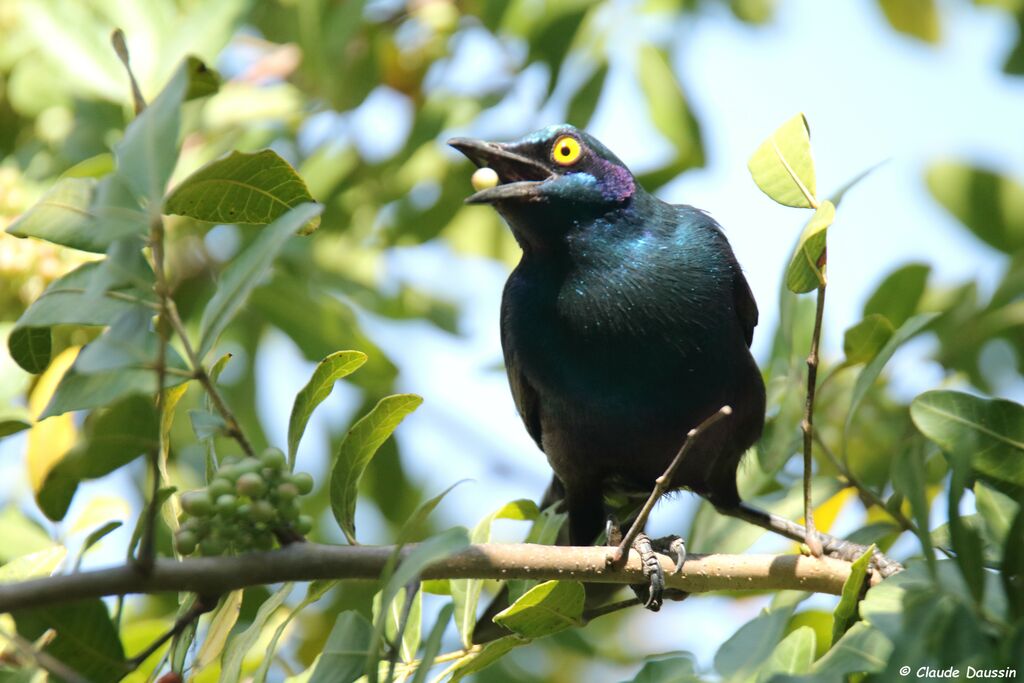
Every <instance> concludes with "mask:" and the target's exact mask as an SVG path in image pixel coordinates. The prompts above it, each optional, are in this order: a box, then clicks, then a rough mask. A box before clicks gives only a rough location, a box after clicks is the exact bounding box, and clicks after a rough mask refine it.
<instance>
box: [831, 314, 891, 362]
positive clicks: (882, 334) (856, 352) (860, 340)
mask: <svg viewBox="0 0 1024 683" xmlns="http://www.w3.org/2000/svg"><path fill="white" fill-rule="evenodd" d="M893 332H895V330H894V329H893V326H892V323H891V322H889V320H888V318H886V317H885V316H883V315H879V314H878V313H872V314H871V315H868V316H866V317H865V318H864V319H863V320H861V321H860V322H859V323H857V324H856V325H854V326H853V327H851V328H850V329H848V330H846V334H844V335H843V353H844V354H845V355H846V360H844V361H843V364H844V365H859V364H860V363H868V362H870V361H871V359H873V358H874V357H875V356H877V355H878V352H879V351H881V350H882V348H883V347H884V346H885V343H886V342H887V341H889V339H890V338H891V337H892V335H893Z"/></svg>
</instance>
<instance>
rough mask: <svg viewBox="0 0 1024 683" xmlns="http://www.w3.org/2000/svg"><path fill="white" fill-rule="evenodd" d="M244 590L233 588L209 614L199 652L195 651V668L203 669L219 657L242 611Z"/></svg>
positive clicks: (197, 669)
mask: <svg viewBox="0 0 1024 683" xmlns="http://www.w3.org/2000/svg"><path fill="white" fill-rule="evenodd" d="M244 592H245V591H243V590H241V589H239V590H234V591H231V592H230V593H228V594H227V595H225V596H224V597H223V598H221V600H220V604H218V605H217V609H215V610H214V611H213V612H212V613H211V615H210V621H209V625H208V626H207V628H206V636H205V637H204V638H203V642H202V645H200V646H199V652H197V653H196V658H195V662H194V666H195V670H196V671H201V670H202V669H205V668H206V667H208V666H209V665H210V664H212V663H213V662H214V661H216V660H217V658H218V657H220V654H221V653H222V652H223V651H224V646H225V644H227V640H228V636H230V635H231V631H232V629H234V628H235V624H237V623H238V617H239V615H240V614H241V611H242V597H243V594H244Z"/></svg>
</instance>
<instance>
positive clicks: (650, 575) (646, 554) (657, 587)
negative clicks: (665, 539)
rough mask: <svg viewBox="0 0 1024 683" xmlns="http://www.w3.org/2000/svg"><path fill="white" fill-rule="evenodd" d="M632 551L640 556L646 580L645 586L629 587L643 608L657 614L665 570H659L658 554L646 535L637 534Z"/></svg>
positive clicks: (662, 593)
mask: <svg viewBox="0 0 1024 683" xmlns="http://www.w3.org/2000/svg"><path fill="white" fill-rule="evenodd" d="M632 548H633V550H635V551H636V552H637V554H639V555H640V562H641V564H642V565H643V570H644V576H645V577H646V578H647V582H648V583H647V585H646V586H645V585H643V584H640V585H637V586H630V588H632V589H633V592H634V593H636V597H637V598H639V599H640V602H642V603H643V605H644V607H645V608H647V609H649V610H651V611H652V612H657V611H658V610H660V609H661V604H662V602H663V601H664V594H665V570H664V569H662V568H661V561H660V560H659V559H658V553H657V552H655V550H654V546H653V544H652V543H651V539H650V538H648V537H647V534H645V533H643V532H641V533H640V534H637V537H636V540H635V541H633V546H632Z"/></svg>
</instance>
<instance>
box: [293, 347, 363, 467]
mask: <svg viewBox="0 0 1024 683" xmlns="http://www.w3.org/2000/svg"><path fill="white" fill-rule="evenodd" d="M365 362H366V354H365V353H362V352H360V351H336V352H334V353H332V354H331V355H329V356H327V357H326V358H324V359H323V360H322V361H320V362H319V363H317V366H316V369H315V370H313V376H312V377H310V378H309V382H307V383H306V386H304V387H302V390H301V391H300V392H299V393H298V395H296V396H295V403H294V405H293V406H292V414H291V417H290V418H289V419H288V464H289V467H292V468H294V467H295V454H296V453H297V452H298V449H299V440H300V439H301V438H302V434H303V433H304V432H305V431H306V424H307V423H308V422H309V416H310V415H312V414H313V411H314V410H315V409H316V407H317V406H318V405H320V404H321V403H322V402H323V401H324V399H326V398H327V397H328V396H330V395H331V391H333V390H334V383H335V382H337V381H338V380H339V379H341V378H342V377H346V376H348V375H351V374H352V373H353V372H355V371H356V370H358V369H359V367H360V366H361V365H362V364H363V363H365Z"/></svg>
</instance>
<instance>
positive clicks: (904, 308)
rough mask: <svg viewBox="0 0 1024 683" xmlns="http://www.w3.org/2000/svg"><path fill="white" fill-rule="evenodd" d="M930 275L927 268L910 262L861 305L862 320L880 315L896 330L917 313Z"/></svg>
mask: <svg viewBox="0 0 1024 683" xmlns="http://www.w3.org/2000/svg"><path fill="white" fill-rule="evenodd" d="M930 273H931V266H928V265H925V264H923V263H910V264H907V265H905V266H900V267H899V268H897V269H896V270H894V271H893V272H891V273H889V275H887V276H886V278H885V279H884V280H883V281H882V284H880V285H879V286H878V289H876V290H875V291H874V293H873V294H872V295H871V296H870V297H869V298H868V300H867V303H865V304H864V317H865V318H867V317H868V316H870V315H872V314H880V315H883V316H885V317H886V318H888V319H889V322H890V323H892V326H893V327H899V326H900V325H902V324H903V323H905V322H906V321H907V320H908V319H909V318H910V316H912V315H914V314H915V313H917V308H918V306H919V304H920V302H921V297H922V296H923V295H924V288H925V285H926V284H927V283H928V275H929V274H930Z"/></svg>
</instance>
